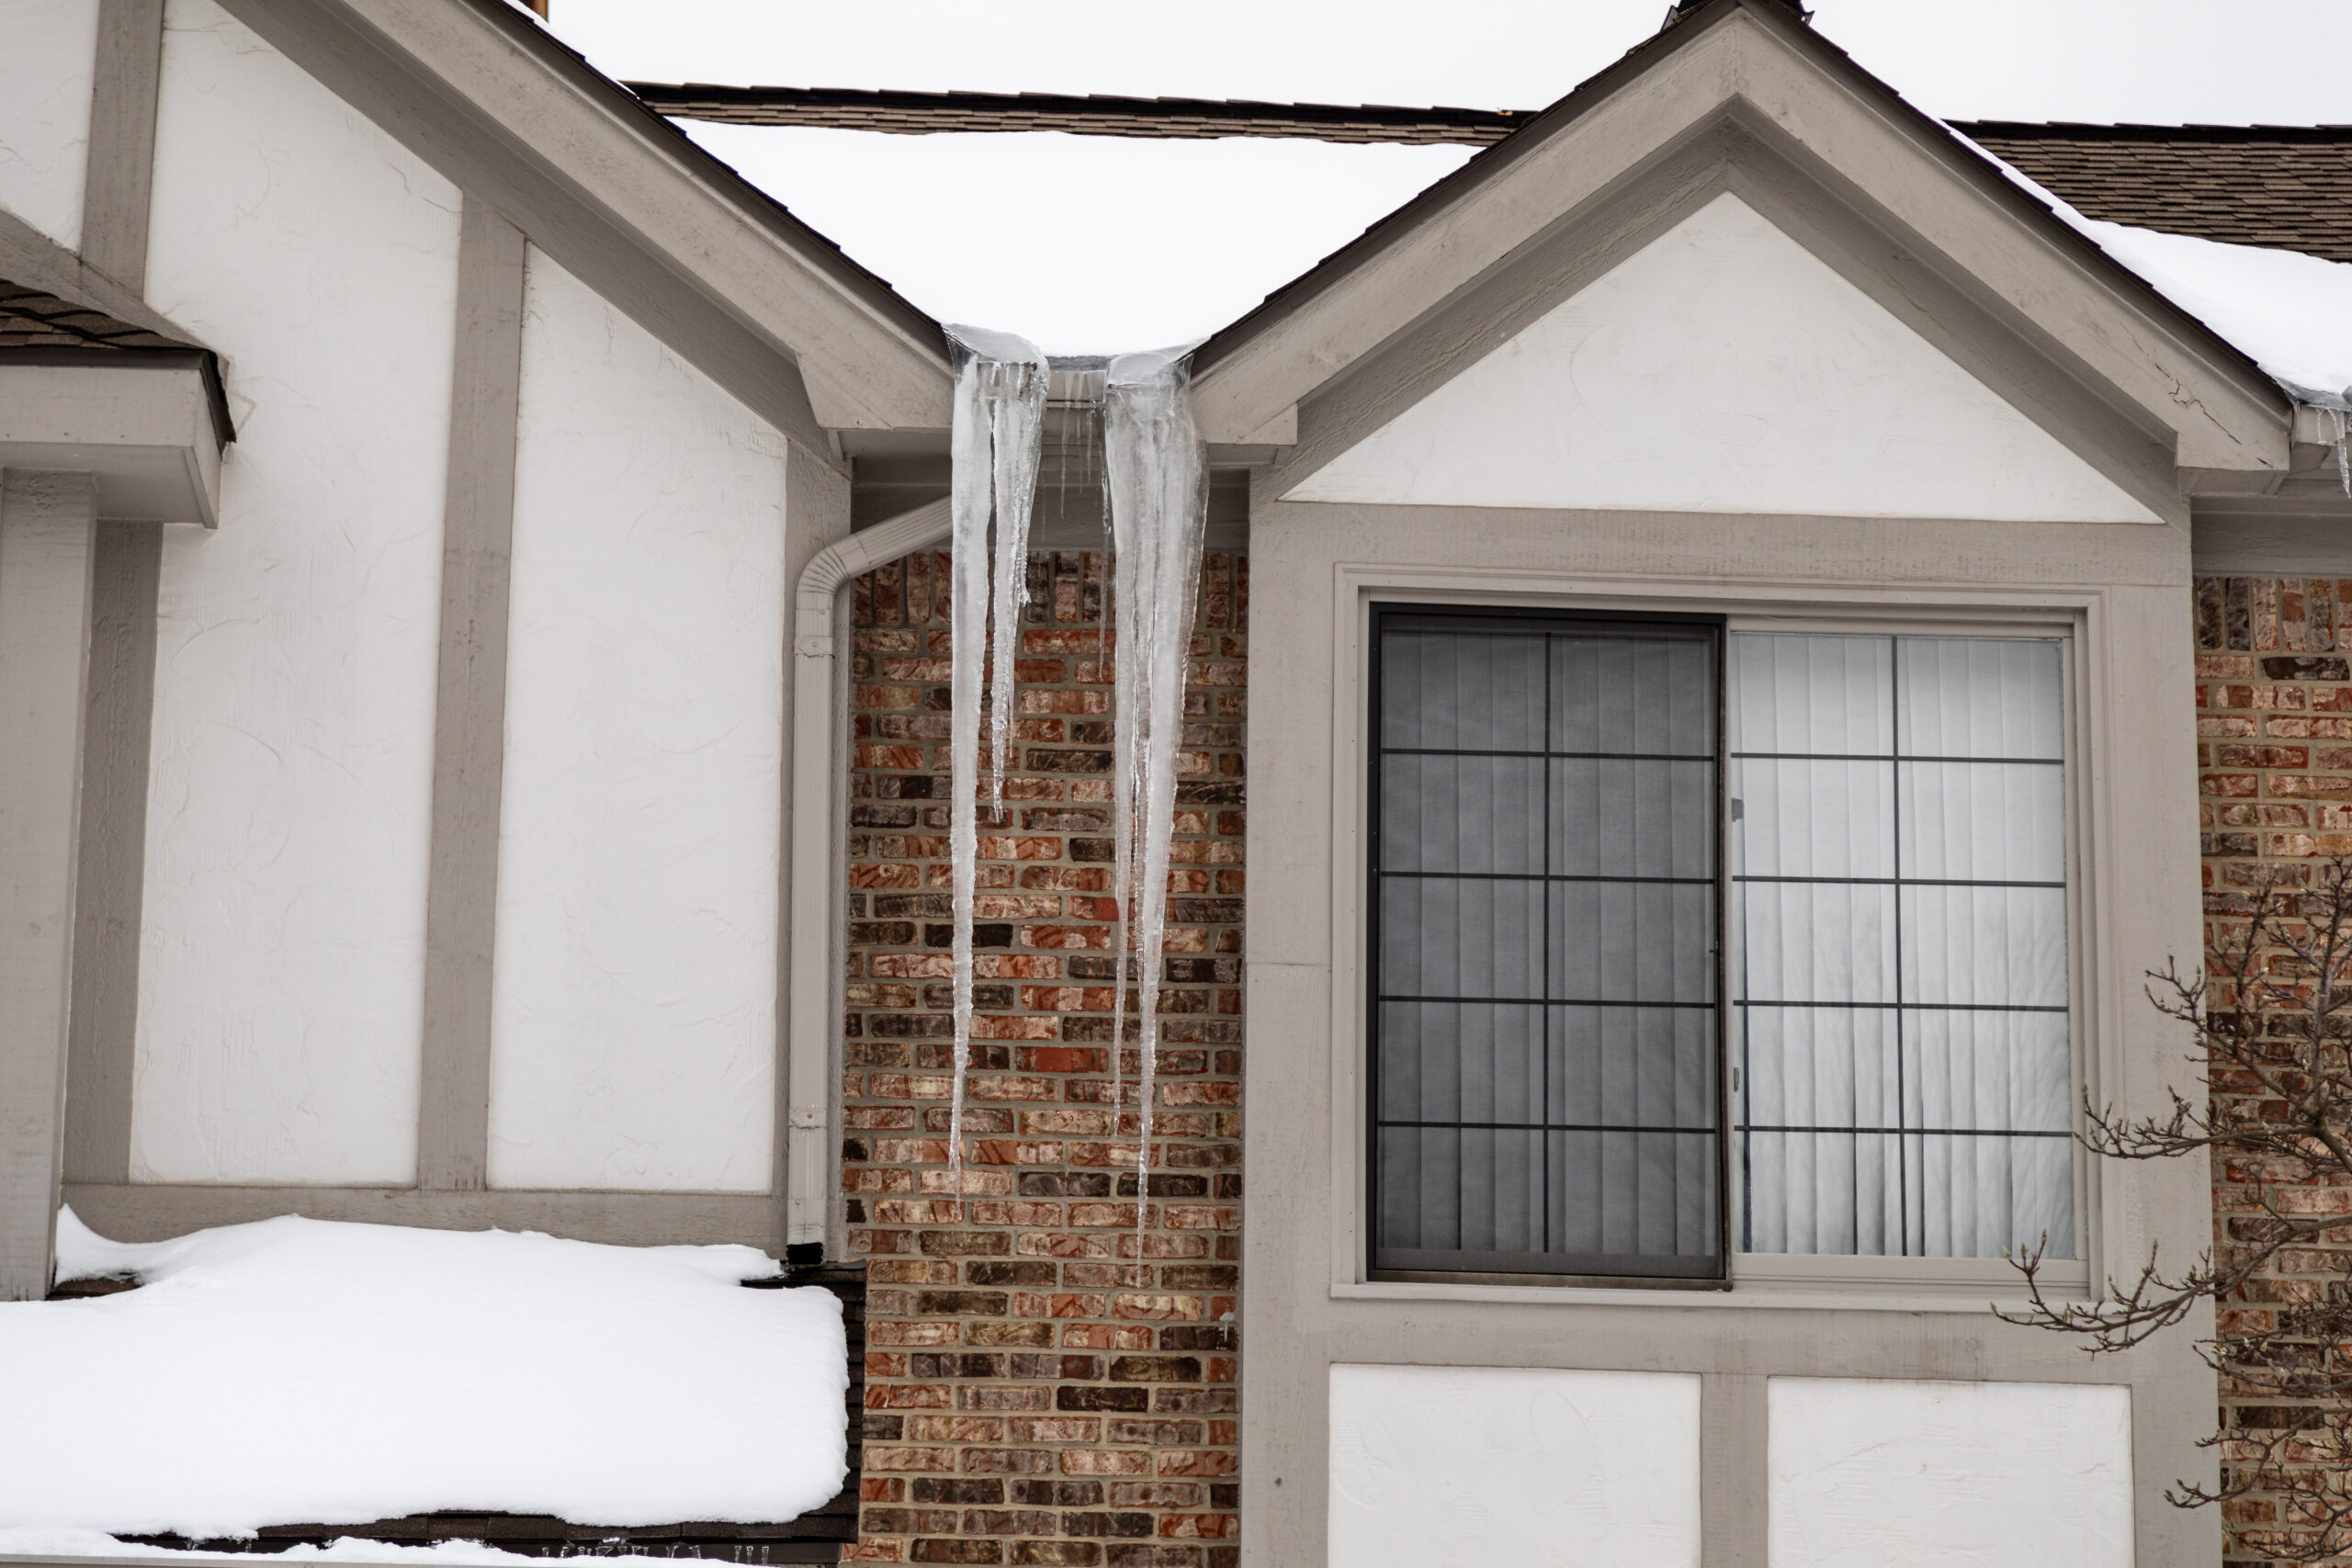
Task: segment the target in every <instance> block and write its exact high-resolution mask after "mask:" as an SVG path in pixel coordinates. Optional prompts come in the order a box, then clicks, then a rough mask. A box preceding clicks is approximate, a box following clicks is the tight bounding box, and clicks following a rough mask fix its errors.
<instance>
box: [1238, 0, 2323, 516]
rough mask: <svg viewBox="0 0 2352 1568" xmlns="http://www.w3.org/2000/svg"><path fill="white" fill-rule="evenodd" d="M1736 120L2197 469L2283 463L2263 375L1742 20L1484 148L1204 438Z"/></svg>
mask: <svg viewBox="0 0 2352 1568" xmlns="http://www.w3.org/2000/svg"><path fill="white" fill-rule="evenodd" d="M1735 110H1742V111H1744V112H1745V114H1746V115H1747V116H1748V117H1749V118H1760V119H1761V120H1762V121H1763V122H1765V123H1768V124H1770V125H1772V126H1774V127H1776V128H1777V129H1778V130H1781V132H1783V133H1785V134H1786V135H1787V136H1789V137H1790V138H1792V140H1794V141H1796V142H1797V143H1799V144H1800V145H1802V146H1804V148H1806V149H1807V150H1809V151H1810V152H1813V153H1814V154H1815V155H1816V156H1818V157H1819V158H1820V159H1821V160H1822V161H1823V162H1824V163H1825V164H1827V165H1828V166H1829V167H1830V168H1832V169H1833V170H1835V171H1836V172H1837V173H1838V175H1841V176H1842V177H1843V178H1845V179H1847V180H1849V181H1850V182H1852V184H1853V185H1854V186H1856V187H1858V188H1859V189H1860V192H1861V193H1862V194H1863V195H1864V196H1866V197H1869V198H1870V199H1871V201H1872V202H1874V203H1876V204H1877V205H1878V207H1880V208H1881V209H1883V210H1884V211H1885V212H1886V213H1887V214H1888V215H1889V216H1890V217H1891V218H1893V219H1894V220H1897V221H1899V222H1900V223H1902V224H1905V225H1907V226H1908V227H1909V228H1910V229H1911V230H1913V231H1916V232H1917V234H1918V235H1920V236H1921V237H1922V238H1923V239H1925V240H1926V241H1927V242H1928V243H1929V244H1930V245H1931V246H1932V247H1933V248H1934V250H1935V251H1936V252H1938V253H1940V255H1941V257H1942V258H1944V259H1945V260H1946V261H1948V262H1949V264H1951V265H1952V266H1954V267H1956V268H1958V269H1960V270H1961V271H1962V272H1963V273H1964V274H1965V275H1967V276H1968V278H1969V279H1970V280H1972V281H1973V285H1974V287H1975V288H1976V289H1977V290H1981V291H1985V292H1989V293H1990V294H1991V295H1992V296H1994V297H1995V298H1997V299H1999V300H2001V301H2002V302H2003V303H2004V304H2005V305H2006V306H2007V308H2009V309H2011V310H2015V311H2017V312H2018V313H2019V314H2020V315H2022V316H2023V317H2024V318H2025V319H2027V320H2028V321H2031V322H2032V323H2033V324H2034V325H2035V326H2036V327H2037V328H2039V329H2040V330H2041V331H2042V332H2044V333H2048V334H2049V335H2050V337H2051V338H2052V339H2054V340H2055V341H2056V342H2057V343H2058V344H2061V345H2062V346H2063V347H2064V348H2065V349H2066V350H2067V351H2069V352H2070V353H2072V354H2073V355H2075V356H2077V357H2078V358H2079V359H2080V360H2081V361H2082V362H2083V363H2084V364H2085V365H2086V366H2087V367H2089V368H2090V369H2091V370H2092V371H2093V372H2095V373H2096V374H2098V375H2099V376H2100V377H2102V378H2105V379H2106V380H2107V381H2109V383H2110V384H2112V385H2113V386H2114V387H2115V388H2116V389H2118V390H2119V391H2120V392H2121V393H2122V394H2123V395H2124V396H2125V397H2126V398H2128V399H2129V400H2131V402H2132V403H2134V404H2136V405H2137V406H2139V407H2140V408H2142V409H2143V410H2145V411H2146V412H2148V413H2150V414H2152V415H2153V416H2154V417H2155V418H2156V419H2157V420H2159V421H2161V422H2162V423H2163V424H2164V425H2165V426H2166V427H2167V428H2169V429H2171V430H2172V431H2173V432H2174V433H2175V435H2176V438H2177V449H2176V460H2177V463H2178V464H2179V465H2180V466H2181V467H2182V468H2227V469H2245V470H2255V471H2265V472H2267V471H2270V470H2279V471H2283V470H2284V469H2285V468H2286V467H2287V463H2288V454H2287V423H2286V419H2285V417H2284V415H2283V413H2282V410H2283V408H2284V398H2283V394H2280V393H2279V392H2278V390H2277V389H2275V388H2274V387H2272V386H2270V384H2269V383H2268V380H2267V378H2264V377H2261V376H2260V375H2258V373H2256V371H2254V370H2253V369H2252V367H2249V366H2246V365H2244V364H2242V363H2239V362H2237V360H2236V359H2235V358H2234V357H2233V356H2231V355H2228V353H2227V351H2226V349H2225V348H2223V347H2222V345H2221V344H2218V342H2217V341H2215V340H2213V339H2211V334H2210V333H2204V332H2203V331H2202V330H2201V329H2199V328H2196V327H2195V326H2194V325H2193V323H2190V322H2189V321H2188V318H2187V317H2186V316H2185V315H2182V314H2181V313H2180V312H2178V311H2177V310H2170V309H2168V308H2167V307H2166V306H2165V304H2164V302H2163V301H2161V300H2160V299H2157V298H2156V297H2155V295H2154V291H2153V290H2150V289H2147V288H2144V287H2143V286H2137V285H2133V284H2131V283H2130V281H2129V280H2128V279H2123V278H2121V277H2120V268H2109V269H2102V268H2099V267H2098V265H2097V263H2096V260H2095V259H2094V258H2089V257H2086V256H2085V255H2082V254H2076V248H2075V247H2072V246H2068V245H2066V244H2064V243H2063V242H2062V238H2061V236H2059V235H2058V234H2057V233H2055V232H2054V230H2055V227H2056V223H2057V220H2056V219H2055V218H2052V220H2050V225H2049V228H2050V229H2051V230H2052V232H2041V231H2039V229H2040V228H2041V226H2039V225H2035V224H2032V223H2030V222H2029V221H2026V220H2024V218H2023V217H2022V215H2021V214H2019V213H2018V212H2015V211H2012V210H2007V209H2006V207H2005V204H2003V203H2001V202H1999V201H1997V200H1996V198H1995V197H1993V196H1992V195H1990V194H1989V193H1988V188H1987V186H1986V185H1985V182H1986V181H1992V180H1997V179H1998V178H1999V176H1998V175H1997V173H1996V172H1995V171H1994V170H1992V169H1991V167H1990V166H1989V165H1987V166H1986V167H1985V169H1984V170H1983V171H1982V175H1981V176H1980V177H1971V176H1972V175H1975V174H1976V171H1974V170H1972V169H1966V168H1964V167H1963V166H1962V163H1961V160H1962V159H1964V158H1967V157H1968V154H1967V153H1966V152H1965V150H1964V149H1962V148H1961V147H1959V146H1958V145H1957V144H1956V143H1953V142H1951V140H1950V139H1949V138H1939V140H1938V141H1929V140H1928V138H1927V137H1926V136H1924V135H1923V134H1922V133H1921V132H1922V128H1921V127H1918V126H1916V125H1912V124H1909V123H1905V121H1903V120H1899V119H1897V118H1895V117H1894V114H1893V113H1891V112H1890V110H1889V108H1888V107H1887V106H1885V105H1883V104H1880V103H1875V102H1872V101H1869V100H1868V99H1866V98H1865V97H1864V96H1861V95H1860V93H1858V92H1857V91H1856V90H1855V89H1854V88H1852V87H1851V86H1850V85H1848V84H1845V83H1842V82H1840V81H1838V79H1837V78H1836V77H1835V76H1834V75H1832V74H1831V73H1829V72H1828V71H1826V70H1825V69H1824V68H1823V66H1822V65H1821V64H1820V63H1819V62H1816V61H1814V60H1812V59H1809V58H1807V57H1806V56H1805V54H1804V52H1803V51H1802V50H1801V48H1800V47H1799V46H1798V45H1797V44H1796V43H1795V42H1794V41H1793V40H1792V39H1788V38H1784V37H1782V36H1781V30H1780V29H1779V28H1777V27H1774V26H1770V25H1768V24H1766V23H1764V22H1762V21H1759V20H1758V19H1757V18H1755V17H1751V16H1749V15H1748V14H1747V13H1746V12H1745V11H1738V12H1734V13H1731V14H1729V15H1726V16H1725V17H1724V18H1723V19H1722V20H1721V21H1719V22H1717V23H1716V24H1715V25H1713V26H1712V27H1710V28H1706V30H1705V31H1704V32H1703V33H1702V34H1701V35H1700V36H1698V37H1696V38H1693V39H1691V40H1690V41H1688V42H1686V43H1682V44H1680V45H1679V46H1668V47H1666V48H1665V49H1664V52H1663V53H1662V54H1661V55H1660V56H1659V57H1658V59H1657V62H1656V63H1654V64H1652V65H1650V66H1648V67H1647V68H1646V69H1642V70H1637V71H1635V72H1634V73H1633V74H1631V75H1630V76H1628V77H1627V79H1626V80H1624V81H1623V82H1622V83H1620V84H1618V85H1616V86H1615V87H1614V88H1613V89H1611V90H1610V91H1609V93H1608V94H1607V96H1605V97H1602V98H1600V100H1599V101H1597V102H1595V103H1593V104H1591V105H1589V106H1586V107H1582V108H1581V109H1580V110H1578V111H1577V113H1576V114H1575V116H1574V118H1571V119H1570V120H1569V121H1568V122H1567V123H1566V124H1564V125H1561V126H1560V127H1558V128H1557V129H1556V130H1549V131H1548V132H1547V131H1545V130H1544V129H1543V128H1541V127H1540V126H1537V127H1531V128H1530V129H1529V130H1524V131H1521V132H1520V133H1519V135H1520V136H1521V137H1529V136H1535V137H1540V138H1541V140H1540V141H1531V142H1528V143H1525V144H1523V145H1515V144H1514V142H1515V141H1516V139H1514V141H1506V142H1504V143H1502V144H1501V145H1500V146H1498V147H1497V148H1496V149H1495V150H1494V151H1493V152H1488V153H1487V154H1486V155H1485V157H1484V158H1482V159H1481V160H1480V162H1479V163H1477V164H1471V165H1470V166H1469V167H1468V168H1467V169H1465V170H1464V172H1463V174H1462V175H1459V176H1456V177H1457V179H1459V181H1460V185H1459V188H1458V189H1457V190H1455V191H1454V192H1453V193H1451V194H1450V196H1448V197H1445V198H1443V199H1442V200H1440V201H1438V202H1434V203H1432V205H1431V206H1430V209H1429V210H1428V211H1427V212H1425V213H1423V214H1421V215H1420V216H1419V218H1418V219H1417V220H1415V221H1414V222H1413V224H1412V225H1411V226H1410V227H1408V228H1407V229H1405V230H1404V231H1401V232H1399V233H1397V235H1396V236H1394V237H1393V238H1391V239H1389V240H1388V241H1387V242H1386V243H1385V244H1382V245H1380V246H1379V247H1378V248H1376V249H1374V250H1373V251H1371V252H1370V253H1369V254H1365V255H1363V257H1362V258H1361V259H1360V260H1357V261H1354V262H1353V263H1352V264H1351V263H1348V262H1344V261H1343V262H1340V263H1339V264H1338V265H1340V266H1342V267H1346V268H1347V269H1348V270H1346V271H1345V272H1344V274H1343V275H1342V276H1339V277H1337V278H1335V279H1334V280H1333V281H1332V282H1331V283H1330V284H1329V286H1328V287H1326V288H1321V289H1319V290H1316V291H1314V292H1311V293H1309V294H1308V295H1307V296H1306V297H1305V298H1304V299H1301V300H1300V301H1299V302H1298V303H1297V304H1296V305H1295V306H1292V307H1290V308H1289V309H1288V310H1282V311H1279V312H1278V313H1276V314H1275V315H1274V316H1273V317H1272V319H1270V320H1269V321H1267V322H1266V323H1265V324H1264V325H1263V326H1262V327H1261V328H1260V329H1258V330H1257V331H1256V332H1255V333H1253V334H1252V335H1250V337H1248V338H1246V339H1244V340H1243V341H1242V342H1241V343H1239V344H1237V345H1236V346H1235V348H1234V349H1233V350H1232V351H1231V352H1230V353H1229V354H1227V355H1224V356H1223V357H1221V358H1218V359H1216V360H1215V361H1213V362H1212V363H1211V364H1209V365H1208V366H1207V367H1204V369H1203V370H1202V371H1201V373H1200V375H1199V376H1198V378H1196V379H1195V380H1194V382H1193V410H1194V417H1195V418H1196V419H1197V420H1198V421H1199V422H1200V425H1201V432H1202V434H1203V435H1204V437H1205V438H1206V439H1208V440H1211V441H1234V440H1238V439H1242V438H1244V436H1245V435H1246V434H1248V433H1250V432H1253V431H1256V430H1257V429H1259V428H1260V427H1261V426H1262V425H1264V424H1265V423H1267V422H1268V421H1269V420H1271V419H1273V418H1276V417H1278V416H1279V414H1280V412H1281V411H1282V410H1283V408H1284V407H1285V406H1286V405H1289V404H1292V403H1295V402H1296V401H1298V400H1300V399H1302V398H1304V397H1306V396H1307V395H1308V394H1310V393H1312V392H1313V391H1314V390H1315V389H1317V388H1318V387H1320V386H1322V385H1323V384H1325V383H1326V382H1328V381H1329V380H1330V379H1331V378H1333V377H1334V376H1336V375H1338V374H1339V373H1340V372H1341V371H1343V370H1345V369H1346V368H1348V367H1350V366H1351V365H1353V364H1355V363H1356V362H1357V361H1359V360H1361V359H1362V358H1363V357H1364V356H1365V355H1368V354H1370V353H1371V352H1372V351H1373V350H1374V349H1375V348H1377V347H1378V346H1379V345H1380V344H1382V343H1383V342H1385V341H1386V340H1387V339H1388V338H1389V337H1390V336H1392V335H1394V334H1395V333H1397V332H1398V331H1401V330H1402V329H1403V328H1404V327H1405V326H1406V325H1407V324H1408V323H1409V322H1411V321H1415V320H1416V319H1418V318H1419V317H1420V316H1421V315H1422V314H1423V313H1424V312H1425V311H1428V310H1430V309H1432V308H1433V307H1435V306H1437V305H1438V304H1440V303H1441V302H1442V301H1444V300H1445V299H1448V298H1450V297H1452V296H1453V294H1455V293H1456V292H1457V291H1458V290H1460V289H1462V288H1464V287H1465V286H1467V285H1469V284H1470V283H1472V282H1473V281H1474V280H1476V279H1477V278H1478V277H1479V276H1482V275H1483V274H1484V273H1486V271H1487V269H1488V268H1490V267H1492V266H1493V265H1496V264H1497V263H1498V262H1500V261H1501V260H1502V259H1503V258H1504V257H1506V256H1507V255H1509V254H1510V253H1511V252H1512V251H1513V250H1514V249H1516V248H1517V247H1518V246H1520V245H1521V244H1523V243H1526V242H1528V241H1530V240H1532V239H1533V238H1535V237H1536V236H1537V235H1538V234H1540V233H1542V232H1543V231H1544V230H1545V229H1546V228H1547V227H1548V226H1549V225H1550V224H1552V223H1553V222H1555V220H1558V219H1560V218H1562V217H1563V216H1565V215H1566V214H1567V213H1569V212H1572V211H1574V210H1575V209H1577V207H1578V206H1580V205H1581V204H1583V203H1584V202H1586V201H1588V200H1589V199H1591V198H1592V197H1597V196H1599V195H1600V194H1601V193H1602V192H1603V191H1605V190H1607V189H1608V188H1609V187H1610V186H1611V184H1612V183H1614V182H1615V181H1617V180H1619V179H1621V178H1622V177H1623V176H1625V175H1628V174H1629V173H1632V172H1633V171H1634V169H1635V168H1636V166H1637V165H1639V164H1641V163H1642V162H1643V161H1644V160H1645V159H1646V158H1648V157H1650V156H1651V155H1652V154H1654V153H1656V152H1659V151H1660V150H1661V149H1664V148H1667V147H1669V146H1671V145H1673V144H1674V143H1675V142H1676V141H1678V140H1679V139H1680V138H1682V137H1685V136H1687V135H1690V134H1691V133H1693V132H1695V131H1697V130H1701V129H1702V128H1703V127H1704V126H1706V125H1708V124H1711V123H1713V122H1714V121H1716V120H1719V119H1720V118H1722V117H1723V116H1724V115H1725V114H1726V113H1729V112H1733V111H1735ZM1490 160H1491V162H1489V161H1490ZM1439 188H1440V189H1441V190H1442V188H1443V187H1442V186H1441V187H1439ZM2019 199H2024V198H2023V197H2020V198H2019ZM2110 274H2114V275H2116V276H2110Z"/></svg>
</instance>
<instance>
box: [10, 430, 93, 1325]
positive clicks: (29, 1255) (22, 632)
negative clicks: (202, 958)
mask: <svg viewBox="0 0 2352 1568" xmlns="http://www.w3.org/2000/svg"><path fill="white" fill-rule="evenodd" d="M96 501H97V485H96V481H94V480H93V479H91V478H90V477H89V476H88V475H86V474H0V1302H6V1301H39V1300H40V1298H41V1297H42V1296H44V1295H46V1294H48V1293H49V1276H50V1258H51V1246H52V1244H53V1243H54V1241H55V1239H56V1224H57V1195H58V1190H59V1184H60V1177H61V1176H62V1162H63V1155H64V1146H65V1138H64V1128H63V1121H64V1110H65V1060H66V1029H67V1019H68V1016H69V1014H70V1012H71V1010H72V993H73V962H74V862H75V858H76V857H75V844H74V827H75V819H76V818H77V817H78V816H79V815H80V811H81V774H82V718H83V708H84V705H85V702H86V701H87V698H88V694H87V692H86V690H85V687H86V683H87V680H88V672H89V662H90V577H91V556H92V554H93V550H92V536H93V535H94V533H95V532H96V525H95V521H94V518H93V512H94V509H95V507H96Z"/></svg>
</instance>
